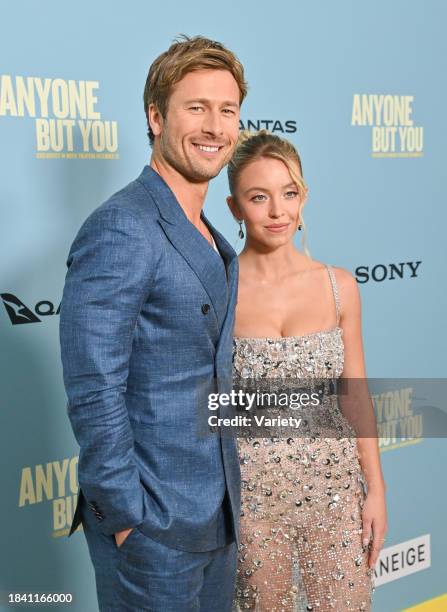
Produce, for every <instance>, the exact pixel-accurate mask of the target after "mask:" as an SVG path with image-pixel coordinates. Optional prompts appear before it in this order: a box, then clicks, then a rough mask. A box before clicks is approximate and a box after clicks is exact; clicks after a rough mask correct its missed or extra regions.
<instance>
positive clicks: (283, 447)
mask: <svg viewBox="0 0 447 612" xmlns="http://www.w3.org/2000/svg"><path fill="white" fill-rule="evenodd" d="M326 267H327V271H328V274H329V277H330V280H331V285H332V290H333V295H334V300H335V306H336V312H337V324H336V327H334V328H333V329H330V330H327V331H320V332H316V333H311V334H306V335H303V336H288V337H284V338H242V337H239V338H238V337H236V338H234V351H233V376H234V380H235V381H236V384H237V380H239V381H242V379H257V378H270V377H272V378H290V377H296V378H300V379H303V378H306V379H309V378H310V379H312V378H319V379H322V378H338V377H339V376H340V375H341V373H342V371H343V363H344V345H343V336H342V329H341V328H340V327H339V317H340V314H339V310H340V307H339V297H338V291H337V285H336V279H335V275H334V272H333V270H332V268H331V267H330V266H329V265H327V266H326ZM323 408H324V409H326V408H327V414H328V422H329V420H330V421H331V427H333V424H334V423H336V424H337V426H338V430H339V431H340V432H342V433H341V435H339V436H330V437H323V436H324V426H323V429H322V431H323V433H322V434H320V433H319V432H318V433H319V436H318V437H316V436H311V437H301V436H295V437H293V438H292V437H288V438H273V437H267V438H261V437H250V436H248V437H245V438H242V437H239V438H238V449H239V456H240V463H241V478H242V513H241V526H240V541H241V543H240V546H239V552H238V568H237V583H236V594H235V600H234V607H233V610H236V611H238V612H242V611H244V610H255V611H261V612H302V611H303V612H304V611H311V610H313V611H316V612H324V611H327V610H328V611H332V610H335V611H336V612H341V611H342V610H356V611H360V610H362V611H366V610H368V611H369V610H370V609H371V598H372V593H373V591H374V585H373V570H372V569H369V568H368V563H367V560H368V553H369V547H367V548H364V547H363V546H362V520H361V510H362V507H363V504H364V499H365V496H366V493H367V489H366V483H365V479H364V476H363V473H362V471H361V467H360V463H359V458H358V452H357V444H356V440H355V432H354V430H353V429H352V427H351V426H350V425H349V423H348V421H347V419H346V418H345V417H344V416H343V415H342V414H341V411H340V409H339V407H338V405H337V404H336V405H334V404H331V405H328V406H327V407H325V406H324V407H323ZM329 413H331V414H330V416H329ZM323 414H325V413H323ZM320 436H321V437H320Z"/></svg>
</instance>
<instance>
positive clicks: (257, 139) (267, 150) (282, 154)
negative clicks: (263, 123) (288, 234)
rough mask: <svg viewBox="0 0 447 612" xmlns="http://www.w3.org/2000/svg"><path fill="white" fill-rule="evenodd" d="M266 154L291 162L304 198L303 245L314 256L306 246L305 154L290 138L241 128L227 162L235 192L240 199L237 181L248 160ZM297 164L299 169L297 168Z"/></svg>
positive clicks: (301, 219)
mask: <svg viewBox="0 0 447 612" xmlns="http://www.w3.org/2000/svg"><path fill="white" fill-rule="evenodd" d="M262 157H270V158H273V159H278V160H280V161H282V162H283V163H284V164H285V165H286V166H287V169H288V171H289V174H290V176H291V177H292V180H293V182H294V183H295V184H296V186H297V190H298V194H299V198H300V201H301V203H300V208H299V211H298V219H299V223H300V224H301V225H302V229H303V234H302V239H301V245H302V247H303V250H304V252H305V253H306V255H308V256H309V257H310V252H309V249H308V248H307V246H306V235H307V232H306V225H305V223H304V220H303V218H302V211H303V207H304V204H305V199H306V196H307V191H308V189H307V185H306V183H305V182H304V179H303V167H302V164H301V158H300V156H299V154H298V151H297V150H296V149H295V147H294V146H293V144H292V143H291V142H290V141H289V140H287V139H285V138H281V137H279V136H277V135H276V134H272V133H271V132H269V131H268V130H259V131H257V132H251V131H249V130H243V131H241V132H240V133H239V138H238V142H237V145H236V148H235V150H234V153H233V156H232V158H231V160H230V162H229V164H228V166H227V173H228V183H229V186H230V192H231V195H232V197H233V198H234V199H235V200H236V202H237V197H236V190H237V182H238V179H239V176H240V174H241V172H242V170H243V169H244V168H245V167H246V166H248V164H251V163H253V162H254V161H257V160H258V159H260V158H262ZM297 168H298V170H299V172H297Z"/></svg>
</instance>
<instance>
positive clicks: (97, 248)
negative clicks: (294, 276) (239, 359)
mask: <svg viewBox="0 0 447 612" xmlns="http://www.w3.org/2000/svg"><path fill="white" fill-rule="evenodd" d="M246 91H247V88H246V83H245V81H244V74H243V68H242V65H241V64H240V62H239V61H238V60H237V58H236V57H235V56H234V55H233V53H231V52H230V51H229V50H227V49H226V48H225V47H223V46H222V45H221V44H219V43H217V42H214V41H211V40H208V39H206V38H203V37H195V38H191V39H190V38H188V37H184V40H181V41H177V42H175V43H174V44H173V45H171V47H170V48H169V49H168V51H166V52H165V53H163V54H162V55H160V56H159V57H158V58H157V59H156V61H155V62H154V63H153V64H152V66H151V68H150V70H149V74H148V77H147V82H146V87H145V91H144V106H145V113H146V116H147V121H148V128H149V132H148V135H149V139H150V143H151V145H152V157H151V160H150V165H148V166H145V167H144V168H143V171H142V172H141V174H140V176H139V177H138V178H137V179H136V180H134V181H132V182H131V183H130V184H129V185H127V186H126V187H124V188H123V189H122V190H120V191H118V192H117V193H115V194H114V195H113V196H111V198H109V199H108V200H107V201H106V202H104V203H103V204H102V205H101V206H99V207H98V208H97V209H96V210H94V211H93V213H92V214H91V215H90V216H89V217H88V218H87V220H86V221H85V222H84V224H83V225H82V227H81V229H80V230H79V233H78V235H77V236H76V239H75V241H74V243H73V245H72V247H71V250H70V253H69V256H68V260H67V266H68V271H67V276H66V281H65V287H64V293H63V299H62V304H61V311H60V340H61V352H62V362H63V370H64V382H65V387H66V391H67V395H68V414H69V418H70V422H71V424H72V427H73V431H74V434H75V436H76V439H77V441H78V443H79V445H80V454H79V465H78V476H79V487H80V491H79V500H78V505H77V509H76V512H75V517H74V520H73V524H72V527H71V531H70V535H71V533H72V532H73V531H74V530H75V529H76V528H77V526H78V525H79V523H80V522H81V521H82V523H83V526H84V532H85V535H86V539H87V543H88V547H89V551H90V556H91V559H92V563H93V565H94V569H95V575H96V586H97V595H98V602H99V607H100V610H107V611H108V610H132V611H136V610H151V611H155V612H169V611H170V610H172V611H174V610H175V611H176V612H180V611H181V612H188V611H190V610H191V611H192V610H201V611H204V612H210V611H217V612H219V611H226V610H230V609H231V605H232V595H233V588H234V578H235V571H236V543H237V529H238V515H239V512H240V508H239V503H240V499H239V496H240V474H239V464H238V457H237V449H236V441H235V440H234V438H231V437H230V436H221V435H219V433H217V434H216V433H214V434H209V435H205V436H204V435H199V433H198V432H199V429H200V423H199V422H198V421H199V420H200V416H199V415H203V414H204V413H205V412H206V410H207V408H206V405H205V403H204V402H205V395H204V393H203V390H204V389H214V388H217V389H218V390H219V391H221V392H228V391H229V390H230V389H229V381H230V379H231V350H232V331H233V323H234V309H235V302H236V285H237V258H236V253H235V252H234V251H233V249H232V248H231V246H230V245H229V244H228V243H227V241H226V240H225V239H224V238H223V236H222V235H221V234H220V233H219V232H218V231H217V230H216V229H215V228H214V227H212V225H211V224H210V222H209V221H208V220H207V219H206V217H205V215H204V214H203V212H202V207H203V204H204V200H205V196H206V193H207V189H208V182H209V180H210V179H212V178H213V177H215V176H217V175H218V174H219V172H220V170H221V169H222V168H223V167H224V166H225V164H226V163H227V162H228V161H229V159H230V157H231V154H232V152H233V149H234V147H235V144H236V142H237V137H238V133H239V110H240V105H241V103H242V101H243V99H244V97H245V95H246ZM216 381H217V384H216Z"/></svg>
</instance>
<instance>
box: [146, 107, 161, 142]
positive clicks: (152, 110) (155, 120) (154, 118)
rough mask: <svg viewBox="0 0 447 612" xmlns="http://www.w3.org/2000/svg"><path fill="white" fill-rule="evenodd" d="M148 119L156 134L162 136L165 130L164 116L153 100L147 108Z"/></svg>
mask: <svg viewBox="0 0 447 612" xmlns="http://www.w3.org/2000/svg"><path fill="white" fill-rule="evenodd" d="M147 120H148V121H149V125H150V126H151V130H152V133H153V134H154V136H160V134H161V132H162V130H163V117H162V116H161V113H160V111H159V110H158V108H157V107H156V106H155V104H154V103H153V102H151V104H149V107H148V109H147Z"/></svg>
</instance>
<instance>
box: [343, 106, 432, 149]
mask: <svg viewBox="0 0 447 612" xmlns="http://www.w3.org/2000/svg"><path fill="white" fill-rule="evenodd" d="M413 101H414V96H397V95H383V94H380V95H379V94H354V96H353V101H352V117H351V125H352V126H369V127H371V155H372V157H422V156H423V154H424V153H423V151H424V128H423V127H421V126H416V125H414V121H413V118H412V114H413Z"/></svg>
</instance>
